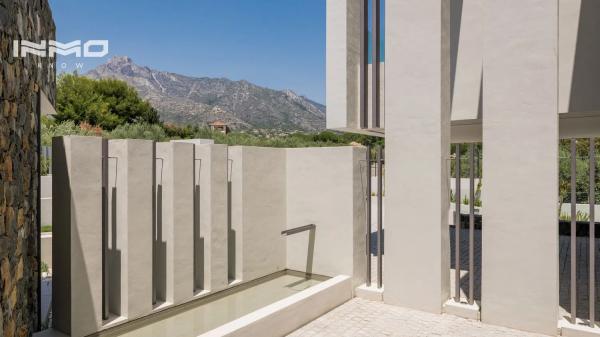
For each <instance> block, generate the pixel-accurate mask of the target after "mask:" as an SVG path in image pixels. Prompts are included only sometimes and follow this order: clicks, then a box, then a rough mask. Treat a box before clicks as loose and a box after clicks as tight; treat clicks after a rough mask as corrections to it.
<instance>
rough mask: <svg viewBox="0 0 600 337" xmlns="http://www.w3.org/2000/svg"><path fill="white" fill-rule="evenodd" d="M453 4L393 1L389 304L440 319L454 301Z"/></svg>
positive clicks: (388, 107) (388, 105)
mask: <svg viewBox="0 0 600 337" xmlns="http://www.w3.org/2000/svg"><path fill="white" fill-rule="evenodd" d="M449 3H450V1H448V0H442V1H440V0H434V1H423V0H397V1H388V2H387V3H386V17H387V19H386V25H387V26H386V68H385V71H386V76H385V78H386V91H387V93H388V94H387V95H386V100H385V111H386V122H385V123H386V125H385V127H386V130H385V132H386V150H385V152H386V153H385V154H386V189H385V190H386V196H385V197H386V208H385V212H386V214H385V219H386V223H385V232H386V233H385V262H384V263H385V268H384V286H385V293H384V301H385V302H386V303H390V304H395V305H400V306H404V307H408V308H413V309H418V310H424V311H428V312H434V313H441V312H442V305H443V303H444V301H446V300H447V299H448V296H449V273H448V270H449V263H450V255H449V242H448V239H449V238H448V236H449V234H448V205H449V190H448V157H449V149H450V143H449V141H450V44H449V42H450V41H449V29H450V23H449V19H450V9H449ZM390 93H392V94H390Z"/></svg>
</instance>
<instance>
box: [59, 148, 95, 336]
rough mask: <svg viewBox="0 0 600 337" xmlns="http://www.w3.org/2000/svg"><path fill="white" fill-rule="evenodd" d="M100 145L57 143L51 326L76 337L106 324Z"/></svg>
mask: <svg viewBox="0 0 600 337" xmlns="http://www.w3.org/2000/svg"><path fill="white" fill-rule="evenodd" d="M102 142H103V140H102V139H101V138H97V137H80V136H69V137H57V138H54V139H53V142H52V144H53V149H54V151H53V155H52V156H53V158H52V171H53V172H54V176H53V181H52V183H53V186H52V190H53V193H54V198H53V208H54V210H55V211H54V213H53V215H52V216H53V219H52V223H53V226H54V227H53V240H54V244H53V245H52V248H53V251H52V256H53V264H52V270H53V274H54V276H53V282H52V296H53V298H52V322H53V327H54V328H55V329H56V330H59V331H61V332H64V333H66V334H70V335H71V336H74V337H79V336H86V335H88V334H91V333H93V332H96V331H98V329H99V328H100V327H101V325H102V240H101V238H102V226H101V221H102V220H101V219H102Z"/></svg>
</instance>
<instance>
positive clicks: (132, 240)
mask: <svg viewBox="0 0 600 337" xmlns="http://www.w3.org/2000/svg"><path fill="white" fill-rule="evenodd" d="M108 154H109V160H108V208H109V210H108V214H109V216H108V219H109V222H108V257H107V261H108V265H109V280H110V282H109V303H110V305H109V309H110V311H111V313H113V314H115V315H119V316H123V317H127V318H128V319H135V318H137V317H140V316H143V315H145V314H149V313H150V312H152V254H151V253H150V252H152V242H153V240H152V223H153V221H152V217H153V216H152V192H153V186H152V182H153V175H154V171H153V163H154V143H153V142H152V141H148V140H132V139H128V140H124V139H119V140H111V141H109V145H108Z"/></svg>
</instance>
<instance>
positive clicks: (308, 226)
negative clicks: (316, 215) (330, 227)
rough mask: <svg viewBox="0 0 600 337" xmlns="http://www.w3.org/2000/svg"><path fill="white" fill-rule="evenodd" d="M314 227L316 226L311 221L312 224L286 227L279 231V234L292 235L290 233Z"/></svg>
mask: <svg viewBox="0 0 600 337" xmlns="http://www.w3.org/2000/svg"><path fill="white" fill-rule="evenodd" d="M316 227H317V226H316V225H315V224H314V223H313V224H310V225H306V226H300V227H296V228H290V229H286V230H284V231H281V235H283V236H288V235H292V234H296V233H300V232H304V231H309V230H313V229H315V228H316Z"/></svg>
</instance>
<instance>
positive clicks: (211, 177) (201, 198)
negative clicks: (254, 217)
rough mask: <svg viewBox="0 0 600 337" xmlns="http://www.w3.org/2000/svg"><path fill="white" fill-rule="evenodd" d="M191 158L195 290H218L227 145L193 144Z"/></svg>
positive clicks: (223, 263)
mask: <svg viewBox="0 0 600 337" xmlns="http://www.w3.org/2000/svg"><path fill="white" fill-rule="evenodd" d="M195 158H196V168H195V172H194V173H195V176H196V178H195V181H196V183H195V187H194V188H195V191H194V193H195V200H196V202H197V204H196V209H197V212H198V213H197V221H196V226H197V229H198V232H197V236H196V243H197V249H199V250H201V252H196V259H197V263H196V275H197V276H196V279H197V281H200V280H201V281H202V282H203V283H202V284H199V283H197V284H196V290H197V291H198V290H200V289H202V290H210V291H218V290H221V289H224V288H226V287H227V284H228V277H227V218H228V210H227V201H228V196H227V194H228V193H227V192H228V185H227V176H228V174H227V171H228V160H227V145H196V147H195ZM198 253H200V254H198ZM198 272H200V273H198Z"/></svg>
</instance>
